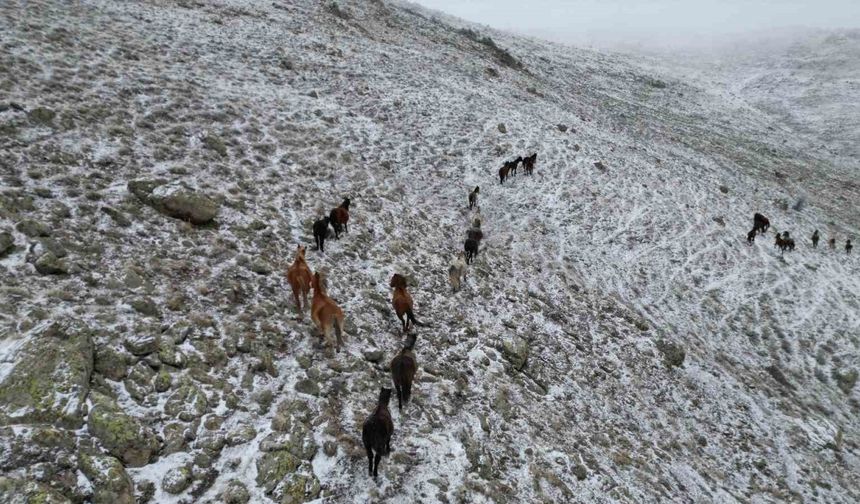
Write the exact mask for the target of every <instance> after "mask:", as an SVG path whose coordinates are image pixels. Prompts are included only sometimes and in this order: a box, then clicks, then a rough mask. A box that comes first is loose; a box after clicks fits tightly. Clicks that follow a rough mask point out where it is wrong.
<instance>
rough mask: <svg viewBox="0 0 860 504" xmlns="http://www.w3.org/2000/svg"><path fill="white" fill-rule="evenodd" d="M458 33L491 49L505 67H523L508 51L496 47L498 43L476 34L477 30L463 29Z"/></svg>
mask: <svg viewBox="0 0 860 504" xmlns="http://www.w3.org/2000/svg"><path fill="white" fill-rule="evenodd" d="M458 33H460V34H461V35H463V36H465V37H466V38H468V39H469V40H472V41H474V42H477V43H479V44H481V45H484V46H486V47H487V48H489V49H490V50H491V51H492V52H493V54H495V56H496V58H497V59H498V60H499V62H501V63H502V64H503V65H505V66H508V67H511V68H513V69H520V68H522V67H523V64H522V63H520V61H519V60H518V59H516V58H515V57H514V56H513V55H512V54H511V53H510V52H508V50H507V49H504V48H501V47H499V46H498V45H496V42H495V41H494V40H493V39H491V38H490V37H488V36H486V35H485V36H483V37H482V36H481V34H479V33H478V32H476V31H475V30H472V29H471V28H461V29H459V30H458Z"/></svg>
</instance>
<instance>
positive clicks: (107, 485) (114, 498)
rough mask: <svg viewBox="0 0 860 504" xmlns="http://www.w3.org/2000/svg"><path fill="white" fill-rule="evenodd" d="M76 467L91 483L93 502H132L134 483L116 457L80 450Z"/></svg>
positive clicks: (97, 503)
mask: <svg viewBox="0 0 860 504" xmlns="http://www.w3.org/2000/svg"><path fill="white" fill-rule="evenodd" d="M78 467H79V468H80V470H81V472H82V473H84V476H86V477H87V479H88V480H90V482H91V483H92V485H93V498H92V502H93V504H134V483H133V482H132V480H131V478H130V477H129V476H128V473H126V472H125V468H124V467H123V466H122V463H120V461H119V460H117V459H116V458H114V457H111V456H109V455H101V454H92V455H91V454H87V453H84V452H81V453H79V454H78Z"/></svg>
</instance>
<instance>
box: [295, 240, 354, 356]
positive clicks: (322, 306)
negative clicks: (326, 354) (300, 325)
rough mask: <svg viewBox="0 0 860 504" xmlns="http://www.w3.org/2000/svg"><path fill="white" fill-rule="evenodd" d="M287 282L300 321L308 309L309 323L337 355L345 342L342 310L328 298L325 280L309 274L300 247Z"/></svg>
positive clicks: (303, 252)
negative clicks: (311, 295)
mask: <svg viewBox="0 0 860 504" xmlns="http://www.w3.org/2000/svg"><path fill="white" fill-rule="evenodd" d="M287 282H289V284H290V287H291V288H292V291H293V299H294V300H295V303H296V309H297V310H298V312H299V320H303V319H304V311H305V310H306V309H307V308H308V306H310V310H311V320H312V321H313V323H314V324H315V325H316V326H317V328H318V329H319V330H320V333H322V337H323V340H324V341H325V342H327V343H329V344H330V345H332V346H334V347H335V349H336V350H337V351H338V352H340V347H341V346H343V342H344V338H345V335H344V331H343V321H344V314H343V310H342V309H341V308H340V307H339V306H338V305H337V303H336V302H335V301H334V300H333V299H332V298H330V297H329V296H328V292H327V289H326V278H325V276H324V275H323V274H321V273H320V272H319V271H317V272H316V273H313V274H311V269H310V267H309V266H308V263H307V261H306V260H305V247H303V246H302V245H299V246H298V248H297V249H296V256H295V258H294V259H293V263H292V264H291V265H290V267H289V268H287ZM311 290H313V297H312V298H311V302H310V305H308V293H309V292H310V291H311ZM302 300H304V304H302ZM332 332H334V333H335V336H336V337H337V340H336V343H335V342H334V341H332V337H331V335H332Z"/></svg>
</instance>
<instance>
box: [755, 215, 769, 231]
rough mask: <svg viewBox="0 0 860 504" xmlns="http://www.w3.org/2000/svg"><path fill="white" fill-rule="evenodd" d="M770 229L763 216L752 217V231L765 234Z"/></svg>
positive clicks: (767, 221)
mask: <svg viewBox="0 0 860 504" xmlns="http://www.w3.org/2000/svg"><path fill="white" fill-rule="evenodd" d="M769 227H770V221H769V220H768V219H767V217H765V216H764V215H762V214H760V213H756V214H755V215H753V229H755V230H756V231H760V232H761V233H762V234H764V233H766V232H767V228H769Z"/></svg>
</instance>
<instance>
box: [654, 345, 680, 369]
mask: <svg viewBox="0 0 860 504" xmlns="http://www.w3.org/2000/svg"><path fill="white" fill-rule="evenodd" d="M656 345H657V350H659V351H660V353H662V354H663V362H665V363H666V365H667V366H669V367H678V366H681V365H683V364H684V357H685V356H686V352H685V351H684V349H683V348H682V347H681V346H680V345H678V344H676V343H672V342H671V341H666V340H657V342H656Z"/></svg>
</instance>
